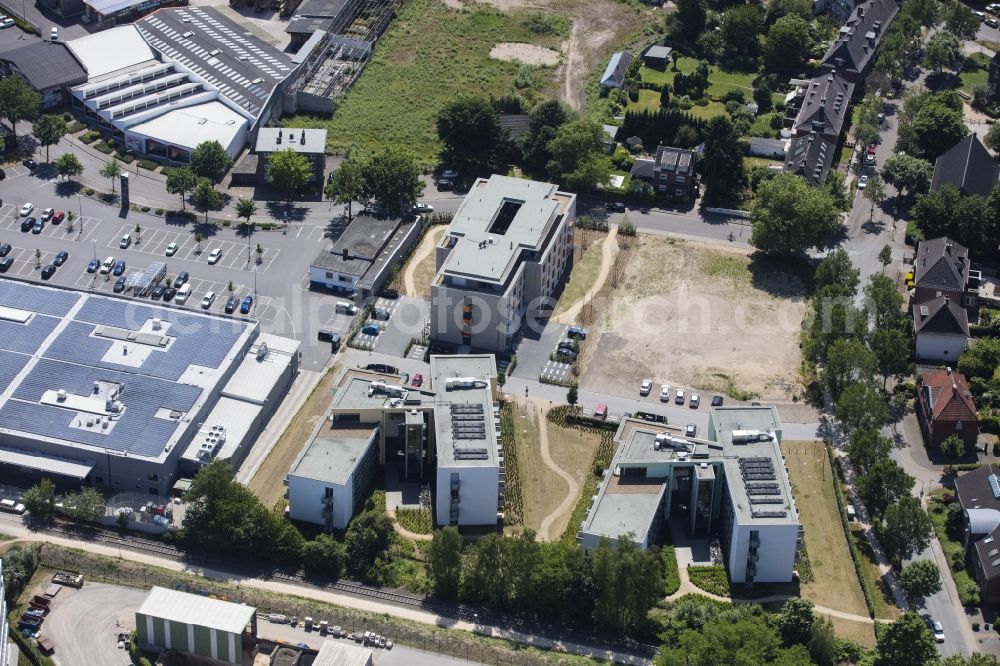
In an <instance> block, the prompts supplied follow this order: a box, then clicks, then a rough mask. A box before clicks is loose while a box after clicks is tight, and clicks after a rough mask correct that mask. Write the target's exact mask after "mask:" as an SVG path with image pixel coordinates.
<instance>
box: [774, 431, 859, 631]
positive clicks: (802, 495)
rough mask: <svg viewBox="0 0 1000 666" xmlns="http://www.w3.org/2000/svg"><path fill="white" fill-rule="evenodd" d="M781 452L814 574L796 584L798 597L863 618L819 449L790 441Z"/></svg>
mask: <svg viewBox="0 0 1000 666" xmlns="http://www.w3.org/2000/svg"><path fill="white" fill-rule="evenodd" d="M781 450H782V452H783V453H784V454H785V460H786V462H787V464H788V469H789V474H790V475H791V480H792V484H793V485H794V486H795V497H796V500H797V502H798V507H799V514H800V520H801V522H802V526H803V528H804V529H805V534H806V536H805V539H806V550H807V551H808V552H809V560H810V562H811V564H812V570H813V578H814V580H813V581H812V582H810V583H802V584H801V585H800V588H801V594H802V596H803V597H805V598H807V599H809V600H811V601H813V602H814V603H816V604H817V605H820V606H826V607H827V608H834V609H836V610H840V611H844V612H845V613H853V614H855V615H862V616H867V615H868V607H867V606H866V605H865V598H864V594H863V593H862V592H861V585H860V583H858V578H857V575H856V574H855V573H854V563H853V562H852V561H851V555H850V551H849V550H848V547H847V538H846V537H845V536H844V530H843V527H842V526H841V521H840V514H839V512H838V509H837V498H836V496H835V495H834V490H833V479H832V477H831V470H830V464H829V461H828V460H827V457H826V451H825V450H824V449H823V445H822V444H820V443H816V442H804V441H788V442H782V444H781Z"/></svg>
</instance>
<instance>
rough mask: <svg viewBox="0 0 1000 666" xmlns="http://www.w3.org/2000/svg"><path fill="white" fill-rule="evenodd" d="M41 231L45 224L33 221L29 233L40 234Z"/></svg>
mask: <svg viewBox="0 0 1000 666" xmlns="http://www.w3.org/2000/svg"><path fill="white" fill-rule="evenodd" d="M43 229H45V222H44V221H42V220H35V224H34V226H32V227H31V233H33V234H40V233H42V230H43Z"/></svg>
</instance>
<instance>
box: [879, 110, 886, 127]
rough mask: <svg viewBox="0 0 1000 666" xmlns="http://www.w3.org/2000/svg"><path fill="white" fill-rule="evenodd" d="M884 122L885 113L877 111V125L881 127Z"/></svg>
mask: <svg viewBox="0 0 1000 666" xmlns="http://www.w3.org/2000/svg"><path fill="white" fill-rule="evenodd" d="M884 122H885V111H879V113H878V124H879V125H881V124H882V123H884Z"/></svg>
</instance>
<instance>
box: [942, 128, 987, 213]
mask: <svg viewBox="0 0 1000 666" xmlns="http://www.w3.org/2000/svg"><path fill="white" fill-rule="evenodd" d="M998 176H1000V169H998V168H997V163H996V162H995V161H994V160H993V156H992V155H990V152H989V151H988V150H986V146H984V145H983V143H982V142H981V141H980V140H979V137H978V136H976V135H975V134H970V135H969V136H967V137H965V138H964V139H962V140H961V141H959V142H958V143H956V144H955V145H954V146H952V147H951V148H950V149H949V150H948V152H946V153H944V154H943V155H941V156H940V157H938V158H937V161H936V162H934V180H932V181H931V191H932V192H937V191H938V190H940V189H941V188H942V187H944V186H945V185H954V186H955V187H957V188H958V189H959V190H960V191H961V192H962V194H966V195H970V196H971V195H973V194H978V195H980V196H984V197H985V196H989V194H990V192H991V191H992V190H993V186H994V185H996V183H997V178H998Z"/></svg>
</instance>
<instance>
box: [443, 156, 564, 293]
mask: <svg viewBox="0 0 1000 666" xmlns="http://www.w3.org/2000/svg"><path fill="white" fill-rule="evenodd" d="M575 199H576V195H575V194H568V193H565V192H559V191H558V188H557V186H556V185H553V184H552V183H542V182H538V181H534V180H526V179H523V178H511V177H509V176H498V175H493V176H490V178H489V179H488V180H487V179H484V178H480V179H479V180H477V181H476V183H475V184H474V185H473V186H472V188H471V189H470V190H469V193H468V194H467V195H466V196H465V199H463V200H462V204H461V206H459V208H458V212H456V213H455V217H454V219H452V221H451V224H450V225H449V226H448V231H447V232H446V236H448V237H449V238H453V239H454V241H453V242H454V247H453V249H452V251H451V253H450V254H449V255H448V258H447V259H446V260H445V263H444V265H443V266H442V267H441V271H440V273H441V274H444V273H447V274H449V275H454V276H457V277H463V278H468V279H475V280H479V281H487V282H499V283H501V284H502V283H504V282H506V280H507V278H508V277H509V276H510V274H511V273H512V272H513V270H514V269H515V268H516V267H517V265H518V263H519V262H518V259H519V258H520V256H521V253H522V252H524V251H529V252H531V251H536V250H540V249H541V248H542V246H543V244H544V242H545V239H546V236H547V232H548V230H549V228H550V227H551V225H552V224H554V223H555V220H556V218H557V217H558V216H559V215H565V214H567V213H568V212H569V209H570V207H571V206H572V204H573V201H574V200H575Z"/></svg>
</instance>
